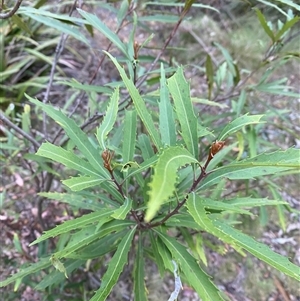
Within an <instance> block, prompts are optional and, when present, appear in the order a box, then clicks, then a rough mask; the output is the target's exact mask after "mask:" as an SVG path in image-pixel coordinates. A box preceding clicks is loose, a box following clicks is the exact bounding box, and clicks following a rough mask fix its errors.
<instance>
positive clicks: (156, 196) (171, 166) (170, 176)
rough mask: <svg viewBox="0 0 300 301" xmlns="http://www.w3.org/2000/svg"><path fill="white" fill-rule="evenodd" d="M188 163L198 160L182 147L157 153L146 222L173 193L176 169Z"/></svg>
mask: <svg viewBox="0 0 300 301" xmlns="http://www.w3.org/2000/svg"><path fill="white" fill-rule="evenodd" d="M188 163H198V161H197V159H195V158H194V156H192V155H191V154H190V153H189V152H188V151H187V150H186V149H184V148H182V147H175V146H174V147H169V148H167V149H165V150H164V151H163V152H162V153H161V154H160V155H159V158H158V161H157V163H156V165H155V167H154V176H153V178H152V180H151V182H150V183H149V187H150V191H149V197H150V199H149V202H148V205H147V211H146V215H145V221H146V222H149V221H150V220H151V219H152V218H153V217H154V216H155V214H156V213H157V211H158V210H159V208H160V206H161V205H162V204H163V203H164V202H165V201H167V200H168V198H169V197H171V196H172V195H173V193H174V191H175V183H176V178H177V175H176V173H177V169H178V168H179V167H181V166H184V165H186V164H188Z"/></svg>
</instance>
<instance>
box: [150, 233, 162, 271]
mask: <svg viewBox="0 0 300 301" xmlns="http://www.w3.org/2000/svg"><path fill="white" fill-rule="evenodd" d="M149 236H150V243H151V248H152V252H153V256H154V262H155V264H156V266H157V268H158V271H159V274H160V276H161V277H163V276H164V272H165V269H164V267H165V266H164V262H163V260H162V257H161V255H160V253H159V251H158V245H157V244H158V243H157V239H156V237H155V236H154V233H153V231H149Z"/></svg>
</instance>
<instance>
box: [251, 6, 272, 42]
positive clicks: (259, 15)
mask: <svg viewBox="0 0 300 301" xmlns="http://www.w3.org/2000/svg"><path fill="white" fill-rule="evenodd" d="M255 11H256V15H257V18H258V20H259V22H260V24H261V26H262V28H263V29H264V31H265V33H266V34H267V35H268V36H269V37H270V38H271V40H272V42H273V43H275V41H276V40H275V36H274V33H273V31H272V30H271V28H270V27H269V25H268V24H267V21H266V19H265V16H264V15H263V14H262V12H261V11H260V10H259V9H258V8H255Z"/></svg>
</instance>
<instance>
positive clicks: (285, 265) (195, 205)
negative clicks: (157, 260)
mask: <svg viewBox="0 0 300 301" xmlns="http://www.w3.org/2000/svg"><path fill="white" fill-rule="evenodd" d="M186 206H187V208H188V211H189V213H190V214H191V215H192V216H193V218H194V219H195V221H196V222H197V223H198V224H199V225H200V226H201V227H203V228H204V229H205V231H207V232H208V233H210V234H212V235H214V236H216V237H218V238H219V239H221V240H223V241H224V242H226V243H229V244H231V245H233V246H234V245H237V246H238V247H242V248H244V249H245V250H247V251H248V252H249V253H251V254H253V255H254V256H256V257H257V258H259V259H261V260H263V261H264V262H266V263H268V264H269V265H271V266H272V267H274V268H276V269H277V270H279V271H281V272H283V273H285V274H286V275H288V276H290V277H293V278H295V279H298V280H300V275H299V267H298V266H296V265H295V264H293V263H291V262H290V261H289V260H288V259H287V258H286V257H284V256H282V255H279V254H277V253H275V252H273V251H272V250H271V249H270V248H269V247H268V246H267V245H265V244H262V243H259V242H257V241H255V240H254V239H253V238H252V237H250V236H248V235H245V234H243V233H241V232H240V231H238V230H235V229H234V228H232V227H230V226H229V225H227V224H226V223H224V222H221V221H219V220H212V219H210V218H209V217H208V215H207V213H206V211H205V207H206V206H205V205H204V204H203V203H202V200H201V198H199V197H198V196H196V195H195V194H194V193H192V194H190V196H189V198H188V201H187V203H186Z"/></svg>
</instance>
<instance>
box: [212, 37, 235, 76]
mask: <svg viewBox="0 0 300 301" xmlns="http://www.w3.org/2000/svg"><path fill="white" fill-rule="evenodd" d="M214 45H215V46H217V47H218V48H219V49H220V50H221V52H222V54H223V56H224V58H225V60H226V62H227V65H228V69H229V71H230V73H231V74H232V76H233V78H236V77H238V74H237V72H236V67H235V66H234V62H233V59H232V57H231V55H230V54H229V52H228V50H227V49H226V48H224V47H223V46H222V45H221V44H219V43H217V42H214Z"/></svg>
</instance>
